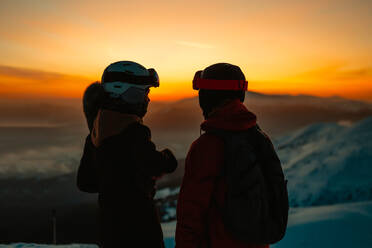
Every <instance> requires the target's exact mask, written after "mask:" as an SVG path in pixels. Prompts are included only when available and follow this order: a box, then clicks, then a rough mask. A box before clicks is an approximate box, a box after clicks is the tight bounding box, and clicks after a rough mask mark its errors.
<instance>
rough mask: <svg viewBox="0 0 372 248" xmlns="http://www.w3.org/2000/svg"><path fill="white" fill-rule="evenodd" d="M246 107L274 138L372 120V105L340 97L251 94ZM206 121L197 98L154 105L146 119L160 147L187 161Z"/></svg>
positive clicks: (247, 97)
mask: <svg viewBox="0 0 372 248" xmlns="http://www.w3.org/2000/svg"><path fill="white" fill-rule="evenodd" d="M244 104H245V105H246V106H247V108H248V109H249V110H250V111H252V112H253V113H255V114H256V115H257V119H258V124H259V125H260V127H261V128H262V129H263V130H264V131H265V132H266V133H267V134H269V135H270V136H271V137H273V138H276V137H280V136H283V135H285V134H289V133H291V132H293V131H295V130H297V129H300V128H303V127H306V126H308V125H311V124H314V123H319V122H341V121H342V122H345V123H353V122H357V121H359V120H361V119H364V118H366V117H368V116H372V104H371V103H367V102H361V101H354V100H348V99H344V98H340V97H329V98H321V97H315V96H307V95H298V96H292V95H266V94H260V93H255V92H248V93H247V96H246V101H245V103H244ZM202 121H203V116H202V112H201V110H200V107H199V103H198V98H197V97H194V98H188V99H183V100H180V101H177V102H170V103H156V102H155V103H151V104H150V108H149V112H148V114H147V116H146V118H145V123H146V124H148V125H149V126H150V127H151V129H152V133H153V139H154V141H155V142H156V144H158V145H160V146H161V147H166V146H169V147H171V148H172V149H173V150H174V151H175V152H176V155H177V156H178V158H184V157H185V156H186V153H187V150H188V148H189V146H190V144H191V143H192V142H193V141H194V140H195V139H196V138H198V137H199V136H200V123H201V122H202Z"/></svg>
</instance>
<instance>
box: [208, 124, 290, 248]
mask: <svg viewBox="0 0 372 248" xmlns="http://www.w3.org/2000/svg"><path fill="white" fill-rule="evenodd" d="M209 133H212V134H214V135H216V136H218V137H219V138H221V139H222V140H223V141H224V144H225V147H224V150H225V152H224V155H225V164H224V169H223V171H222V173H221V176H222V177H224V178H225V179H226V183H227V193H226V196H225V202H224V206H220V207H219V208H220V210H221V212H222V217H223V223H224V225H225V227H226V229H227V230H228V231H230V233H231V234H232V236H233V237H235V238H236V239H237V240H240V241H242V242H244V243H247V244H273V243H276V242H278V241H280V240H281V239H282V238H283V237H284V235H285V231H286V228H287V221H288V210H289V204H288V192H287V180H285V179H284V174H283V170H282V167H281V163H280V160H279V158H278V156H277V155H276V152H275V149H274V146H273V145H272V143H271V141H270V139H269V138H268V137H267V136H266V135H265V134H264V133H263V132H262V131H261V130H260V129H259V127H258V126H255V127H252V128H250V129H248V130H245V131H239V132H236V131H222V130H215V131H212V132H209Z"/></svg>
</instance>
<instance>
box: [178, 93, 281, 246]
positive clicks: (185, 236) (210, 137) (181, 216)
mask: <svg viewBox="0 0 372 248" xmlns="http://www.w3.org/2000/svg"><path fill="white" fill-rule="evenodd" d="M255 126H256V116H255V115H254V114H253V113H251V112H249V111H248V110H247V109H246V107H245V106H244V105H243V104H242V103H241V102H240V101H239V100H234V101H230V102H229V103H227V104H225V105H223V106H222V107H221V108H218V109H216V110H215V111H214V112H213V113H211V114H210V115H209V118H208V119H207V120H206V121H205V122H203V123H202V125H201V129H202V130H204V131H206V132H205V133H204V134H203V135H201V136H200V137H199V138H198V139H197V140H196V141H195V142H194V143H193V144H192V145H191V147H190V150H189V152H188V155H187V158H186V162H185V174H184V178H183V181H182V186H181V190H180V194H179V197H178V205H177V228H176V247H177V248H207V247H208V248H226V247H228V248H267V247H268V246H267V245H254V244H249V245H248V244H245V243H243V242H240V241H238V240H236V239H235V238H234V236H233V235H232V234H231V233H229V231H228V230H226V228H225V226H224V224H223V220H222V211H221V208H222V206H224V201H225V195H226V190H227V186H226V180H225V179H224V178H223V177H221V174H222V173H221V172H222V170H223V166H224V142H223V141H222V139H220V138H219V137H217V136H216V135H215V134H213V132H211V131H215V130H228V131H245V130H248V129H250V128H253V127H255ZM266 138H267V137H266ZM267 139H268V138H267ZM264 152H266V156H267V157H268V158H270V159H272V160H275V162H277V161H276V160H277V159H278V158H277V156H276V154H275V151H274V150H273V149H271V150H267V151H264ZM247 224H249V223H247Z"/></svg>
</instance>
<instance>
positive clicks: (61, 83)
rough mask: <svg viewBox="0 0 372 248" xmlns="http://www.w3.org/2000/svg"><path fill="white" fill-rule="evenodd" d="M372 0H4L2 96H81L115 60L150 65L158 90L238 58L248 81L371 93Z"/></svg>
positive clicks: (269, 87) (169, 96)
mask: <svg viewBox="0 0 372 248" xmlns="http://www.w3.org/2000/svg"><path fill="white" fill-rule="evenodd" d="M371 13H372V1H370V0H312V1H299V0H249V1H247V0H229V1H227V0H225V1H220V0H214V1H209V0H208V1H194V0H189V1H177V0H172V1H171V0H163V1H150V0H148V1H145V0H137V1H114V0H106V1H94V0H89V1H85V0H82V1H76V0H60V1H57V0H53V1H52V0H50V1H46V0H1V2H0V55H1V56H0V97H5V96H6V97H12V98H14V97H19V98H44V97H58V98H71V97H73V98H75V97H76V98H77V97H81V96H82V93H83V91H84V89H85V87H86V86H87V85H88V84H89V83H90V82H93V81H96V80H99V79H100V77H101V74H102V72H103V70H104V68H105V67H106V66H107V65H108V64H110V63H112V62H115V61H118V60H133V61H136V62H139V63H141V64H142V65H144V66H145V67H148V68H149V67H154V68H155V69H156V70H157V71H158V73H159V75H160V80H161V81H160V82H161V87H160V88H158V89H156V90H153V91H152V93H151V97H152V99H154V100H175V99H180V98H183V97H190V96H192V95H195V92H193V91H192V89H191V80H192V78H193V75H194V73H195V71H196V70H199V69H203V68H205V67H206V66H208V65H210V64H213V63H217V62H229V63H233V64H236V65H239V66H240V67H241V68H242V70H243V71H244V73H245V75H246V77H247V79H248V81H249V89H250V90H254V91H259V92H263V93H280V94H312V95H318V96H333V95H339V96H343V97H347V98H352V99H362V100H368V101H372V34H371V27H372V14H371Z"/></svg>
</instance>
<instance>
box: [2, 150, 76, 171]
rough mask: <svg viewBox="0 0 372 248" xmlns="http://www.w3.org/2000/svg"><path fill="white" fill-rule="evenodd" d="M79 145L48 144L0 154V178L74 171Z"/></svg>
mask: <svg viewBox="0 0 372 248" xmlns="http://www.w3.org/2000/svg"><path fill="white" fill-rule="evenodd" d="M81 151H82V148H81V147H80V146H76V145H75V146H66V147H61V146H60V147H58V146H50V147H48V148H41V149H27V150H24V151H22V152H17V153H7V154H3V155H2V156H1V161H0V178H9V177H18V178H19V177H34V176H36V177H43V178H47V177H51V176H56V175H63V174H67V173H71V172H74V171H75V170H76V168H77V166H78V165H79V160H80V156H81Z"/></svg>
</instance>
